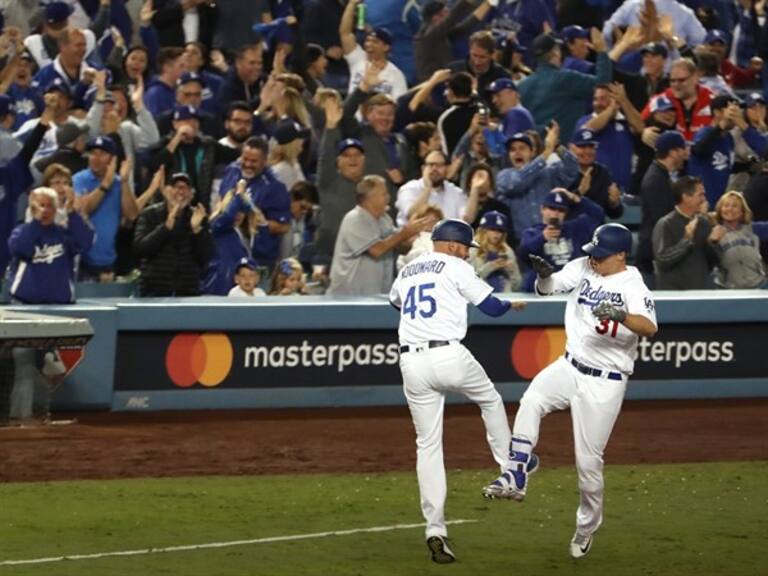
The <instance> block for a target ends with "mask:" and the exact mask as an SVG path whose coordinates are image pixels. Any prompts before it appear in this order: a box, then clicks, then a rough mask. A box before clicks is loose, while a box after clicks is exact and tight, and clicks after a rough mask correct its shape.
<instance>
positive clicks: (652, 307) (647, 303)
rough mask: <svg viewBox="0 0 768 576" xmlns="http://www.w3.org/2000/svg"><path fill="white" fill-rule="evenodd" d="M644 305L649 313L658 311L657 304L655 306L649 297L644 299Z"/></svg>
mask: <svg viewBox="0 0 768 576" xmlns="http://www.w3.org/2000/svg"><path fill="white" fill-rule="evenodd" d="M643 304H645V309H646V310H648V312H653V311H654V310H655V309H656V304H654V303H653V300H651V299H650V298H648V297H647V296H646V297H645V298H643Z"/></svg>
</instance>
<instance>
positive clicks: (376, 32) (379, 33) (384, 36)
mask: <svg viewBox="0 0 768 576" xmlns="http://www.w3.org/2000/svg"><path fill="white" fill-rule="evenodd" d="M366 36H373V37H374V38H376V39H378V40H381V41H382V42H384V44H387V45H388V46H392V33H391V32H390V31H389V30H387V29H386V28H382V27H381V26H377V27H376V28H373V29H372V30H371V31H370V32H368V34H366Z"/></svg>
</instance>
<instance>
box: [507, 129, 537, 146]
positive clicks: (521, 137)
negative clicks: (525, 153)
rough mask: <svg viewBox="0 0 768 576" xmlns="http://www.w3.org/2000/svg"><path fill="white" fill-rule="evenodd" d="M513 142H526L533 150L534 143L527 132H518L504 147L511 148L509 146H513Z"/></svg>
mask: <svg viewBox="0 0 768 576" xmlns="http://www.w3.org/2000/svg"><path fill="white" fill-rule="evenodd" d="M512 142H524V143H526V144H528V146H530V147H531V148H533V141H532V140H531V137H530V136H528V134H526V133H525V132H517V133H515V134H512V136H509V137H508V138H507V140H506V142H504V145H505V146H506V147H507V148H509V145H510V144H512Z"/></svg>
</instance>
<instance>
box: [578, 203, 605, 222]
mask: <svg viewBox="0 0 768 576" xmlns="http://www.w3.org/2000/svg"><path fill="white" fill-rule="evenodd" d="M576 207H577V210H579V211H580V212H581V214H582V215H584V216H586V217H587V218H589V219H590V220H593V221H595V222H597V223H598V224H602V223H603V222H605V210H603V207H602V206H600V205H599V204H597V203H596V202H593V201H592V200H590V199H589V198H587V197H586V196H583V197H582V198H581V202H579V203H578V204H576ZM572 209H573V208H572Z"/></svg>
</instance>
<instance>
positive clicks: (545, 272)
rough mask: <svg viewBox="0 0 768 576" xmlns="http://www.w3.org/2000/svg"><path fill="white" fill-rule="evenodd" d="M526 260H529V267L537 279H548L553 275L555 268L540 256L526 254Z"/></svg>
mask: <svg viewBox="0 0 768 576" xmlns="http://www.w3.org/2000/svg"><path fill="white" fill-rule="evenodd" d="M528 258H529V259H530V260H531V267H532V268H533V270H534V272H536V275H537V276H538V277H539V278H549V277H550V276H552V274H554V272H555V268H554V266H552V264H550V263H549V262H547V261H546V260H544V258H542V257H541V256H537V255H536V254H528Z"/></svg>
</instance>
